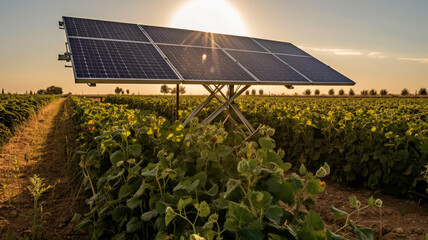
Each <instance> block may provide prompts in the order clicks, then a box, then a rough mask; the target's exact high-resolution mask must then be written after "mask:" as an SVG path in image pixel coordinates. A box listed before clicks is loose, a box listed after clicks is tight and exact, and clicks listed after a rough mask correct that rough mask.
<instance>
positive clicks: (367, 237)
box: [349, 223, 373, 240]
mask: <svg viewBox="0 0 428 240" xmlns="http://www.w3.org/2000/svg"><path fill="white" fill-rule="evenodd" d="M349 224H350V225H351V226H352V227H353V228H354V232H355V234H356V235H357V237H358V239H360V240H373V230H372V229H370V228H365V227H361V226H358V225H356V224H353V223H349Z"/></svg>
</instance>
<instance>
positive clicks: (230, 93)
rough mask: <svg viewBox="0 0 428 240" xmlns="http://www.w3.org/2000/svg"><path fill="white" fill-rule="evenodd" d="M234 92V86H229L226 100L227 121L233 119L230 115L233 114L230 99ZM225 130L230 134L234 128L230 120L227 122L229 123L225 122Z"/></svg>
mask: <svg viewBox="0 0 428 240" xmlns="http://www.w3.org/2000/svg"><path fill="white" fill-rule="evenodd" d="M234 92H235V86H234V85H229V94H228V99H227V101H228V102H229V103H230V104H229V109H228V110H229V113H228V114H229V119H230V118H233V115H232V113H233V109H232V103H233V101H232V100H231V99H232V97H233V94H234ZM226 124H227V125H226V129H227V131H229V132H232V131H233V128H234V126H233V125H234V124H233V122H232V121H231V120H229V121H227V122H226Z"/></svg>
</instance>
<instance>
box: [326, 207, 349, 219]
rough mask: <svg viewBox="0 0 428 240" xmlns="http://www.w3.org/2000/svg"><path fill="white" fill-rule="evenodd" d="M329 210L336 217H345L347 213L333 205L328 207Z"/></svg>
mask: <svg viewBox="0 0 428 240" xmlns="http://www.w3.org/2000/svg"><path fill="white" fill-rule="evenodd" d="M330 211H331V212H332V213H333V214H334V217H335V218H336V219H342V218H344V217H346V216H347V215H348V213H347V212H345V211H343V210H340V209H338V208H335V207H333V206H331V207H330Z"/></svg>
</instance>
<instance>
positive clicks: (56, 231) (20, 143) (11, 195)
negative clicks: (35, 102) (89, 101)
mask: <svg viewBox="0 0 428 240" xmlns="http://www.w3.org/2000/svg"><path fill="white" fill-rule="evenodd" d="M70 111H71V108H70V107H69V106H68V103H67V101H66V99H58V100H55V101H54V102H52V103H50V104H49V105H48V106H46V107H45V108H44V109H42V110H41V111H40V112H39V113H38V114H37V115H35V116H33V117H32V118H31V119H30V120H29V121H28V122H27V123H26V124H24V126H22V127H21V129H20V130H19V131H18V132H17V133H16V134H15V136H13V137H12V138H11V139H9V142H8V143H6V144H5V145H4V146H3V147H2V148H1V150H0V187H1V188H0V239H4V238H5V237H6V236H8V235H9V236H11V235H14V236H16V237H24V236H31V229H32V220H33V216H32V209H33V205H34V202H33V196H32V195H31V193H30V191H29V190H28V186H30V182H29V178H30V177H32V176H33V175H34V174H37V175H38V176H39V177H42V178H43V179H44V183H45V184H46V186H48V185H50V186H52V188H50V189H49V190H47V191H46V192H45V193H43V194H42V196H41V199H39V204H41V208H39V209H40V211H41V212H42V213H43V214H42V217H43V218H40V213H39V218H38V224H40V223H41V226H42V229H43V230H42V232H41V234H39V236H40V235H42V236H41V237H43V238H46V239H80V238H83V236H84V234H82V233H75V232H73V230H72V228H73V224H72V223H71V222H70V220H71V219H72V217H73V215H74V213H76V212H80V211H81V207H82V206H83V205H84V203H83V200H82V198H81V197H80V194H79V189H78V187H79V184H76V183H72V182H71V181H72V180H73V179H69V176H72V175H73V174H71V173H70V172H68V171H70V166H69V165H70V159H71V154H72V152H73V143H74V139H75V136H74V132H73V131H74V130H73V129H74V127H73V122H72V119H71V116H70V113H71V112H70ZM76 186H77V187H76Z"/></svg>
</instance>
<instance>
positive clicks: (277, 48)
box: [254, 39, 310, 56]
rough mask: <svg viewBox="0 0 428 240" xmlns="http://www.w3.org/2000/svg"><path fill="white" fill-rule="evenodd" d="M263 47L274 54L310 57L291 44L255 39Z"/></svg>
mask: <svg viewBox="0 0 428 240" xmlns="http://www.w3.org/2000/svg"><path fill="white" fill-rule="evenodd" d="M254 40H256V41H257V42H258V43H260V44H261V45H263V46H264V47H265V48H267V49H268V50H269V51H271V52H273V53H284V54H291V55H301V56H310V55H309V54H307V53H306V52H304V51H303V50H301V49H300V48H298V47H296V46H294V45H293V44H291V43H286V42H277V41H271V40H264V39H254Z"/></svg>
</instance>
